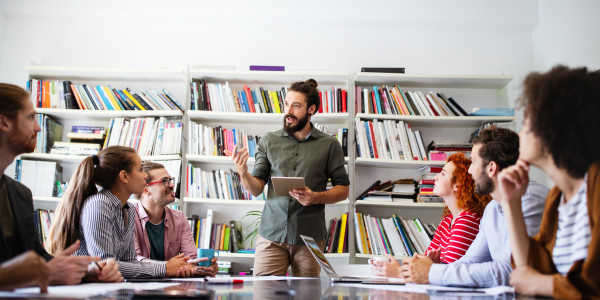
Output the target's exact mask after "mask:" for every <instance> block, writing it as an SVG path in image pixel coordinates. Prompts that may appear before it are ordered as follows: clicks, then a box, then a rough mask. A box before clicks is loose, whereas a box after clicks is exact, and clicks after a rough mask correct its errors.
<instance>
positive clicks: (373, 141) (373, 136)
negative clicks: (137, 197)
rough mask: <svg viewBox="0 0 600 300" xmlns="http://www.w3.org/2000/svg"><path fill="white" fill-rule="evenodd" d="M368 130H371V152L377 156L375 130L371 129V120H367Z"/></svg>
mask: <svg viewBox="0 0 600 300" xmlns="http://www.w3.org/2000/svg"><path fill="white" fill-rule="evenodd" d="M369 128H370V129H369V130H371V143H373V154H374V155H375V158H379V154H377V146H376V145H377V144H376V143H375V131H373V121H369Z"/></svg>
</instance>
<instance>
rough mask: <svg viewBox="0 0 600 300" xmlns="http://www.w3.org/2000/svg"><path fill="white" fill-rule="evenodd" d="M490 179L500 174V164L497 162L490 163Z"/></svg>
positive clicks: (487, 170)
mask: <svg viewBox="0 0 600 300" xmlns="http://www.w3.org/2000/svg"><path fill="white" fill-rule="evenodd" d="M485 171H486V172H487V175H488V177H494V176H496V175H498V173H499V172H500V170H499V168H498V164H497V163H496V162H495V161H490V162H489V163H488V165H487V167H486V170H485Z"/></svg>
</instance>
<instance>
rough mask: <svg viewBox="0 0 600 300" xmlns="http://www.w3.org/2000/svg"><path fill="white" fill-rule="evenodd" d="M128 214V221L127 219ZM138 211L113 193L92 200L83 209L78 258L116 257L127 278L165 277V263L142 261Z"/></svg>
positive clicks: (106, 193)
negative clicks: (137, 236) (138, 250)
mask: <svg viewBox="0 0 600 300" xmlns="http://www.w3.org/2000/svg"><path fill="white" fill-rule="evenodd" d="M124 211H126V214H127V218H128V222H127V226H126V227H125V222H124V219H123V215H124ZM135 214H136V213H135V208H134V207H133V205H132V204H129V203H128V204H126V205H125V206H124V207H123V208H122V203H121V200H119V199H118V198H117V197H116V196H115V195H113V194H112V193H111V192H110V191H109V190H106V189H103V190H101V191H100V192H98V193H96V194H94V195H92V196H90V197H88V199H87V200H86V202H85V204H84V205H83V209H82V210H81V222H80V226H79V236H80V237H79V238H80V240H81V245H80V246H79V249H77V251H76V252H75V255H91V256H99V257H100V258H102V259H106V258H114V259H115V260H116V261H117V262H118V263H119V271H120V272H121V275H123V277H125V278H150V277H155V278H157V277H165V275H166V272H167V269H166V265H165V263H164V262H159V263H152V262H140V261H138V260H137V259H136V255H137V253H136V252H135Z"/></svg>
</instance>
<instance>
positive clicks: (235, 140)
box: [188, 122, 260, 157]
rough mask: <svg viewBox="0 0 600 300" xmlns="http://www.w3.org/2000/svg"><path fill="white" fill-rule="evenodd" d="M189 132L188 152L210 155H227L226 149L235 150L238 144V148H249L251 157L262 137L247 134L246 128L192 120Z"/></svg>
mask: <svg viewBox="0 0 600 300" xmlns="http://www.w3.org/2000/svg"><path fill="white" fill-rule="evenodd" d="M188 134H189V135H188V141H189V142H188V153H189V154H199V155H210V156H226V154H225V150H229V151H233V147H234V146H236V145H237V146H238V149H241V148H242V147H243V148H246V149H248V153H249V154H250V157H254V154H256V147H257V145H258V141H259V139H260V137H259V136H257V135H256V136H255V135H246V134H245V132H244V130H239V129H227V128H223V127H222V126H217V127H209V126H206V125H202V124H199V123H195V122H190V130H189V131H188Z"/></svg>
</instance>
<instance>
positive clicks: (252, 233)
mask: <svg viewBox="0 0 600 300" xmlns="http://www.w3.org/2000/svg"><path fill="white" fill-rule="evenodd" d="M246 217H249V218H250V217H254V220H252V221H251V222H250V224H248V226H247V229H248V231H247V232H246V236H245V237H244V243H246V241H247V240H248V239H249V240H250V248H254V240H255V239H256V235H257V234H258V225H260V220H261V219H262V211H260V210H251V211H249V212H247V213H246V214H244V216H243V217H242V220H243V219H245V218H246Z"/></svg>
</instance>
